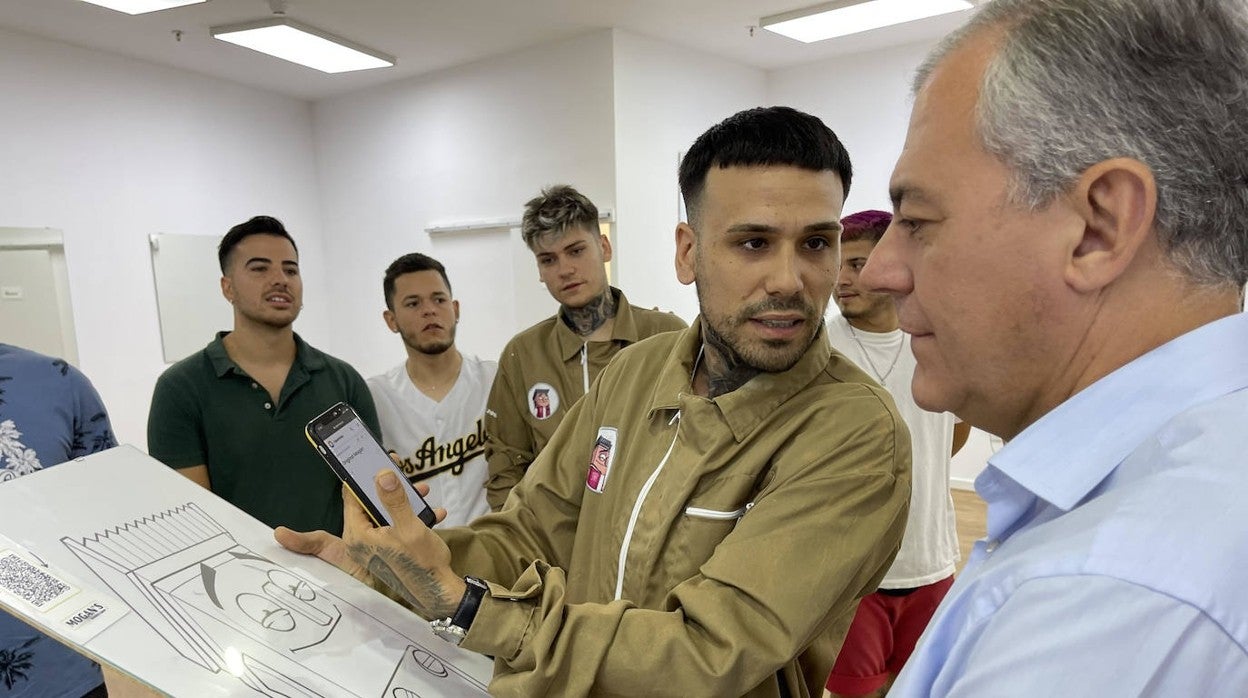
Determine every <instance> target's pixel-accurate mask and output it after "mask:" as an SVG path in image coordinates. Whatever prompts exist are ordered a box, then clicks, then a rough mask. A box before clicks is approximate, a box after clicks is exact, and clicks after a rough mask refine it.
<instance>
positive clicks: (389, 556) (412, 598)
mask: <svg viewBox="0 0 1248 698" xmlns="http://www.w3.org/2000/svg"><path fill="white" fill-rule="evenodd" d="M347 550H348V552H349V554H350V555H351V558H352V559H354V560H355V561H356V562H358V563H359V564H361V565H364V566H365V567H367V568H368V571H369V574H372V575H373V576H374V577H376V578H377V579H378V580H380V581H381V582H382V583H383V584H385V585H386V586H388V587H390V588H391V589H393V590H394V591H396V592H398V593H399V594H401V595H402V596H403V598H404V599H405V600H406V601H407V602H408V604H410V605H411V607H412V610H414V611H416V613H418V614H420V616H421V617H423V618H424V619H425V620H435V619H438V618H450V617H451V616H453V615H455V610H456V609H457V608H458V606H459V600H458V599H455V600H450V599H448V598H447V597H446V591H445V590H444V589H443V588H442V585H441V584H440V583H439V582H438V580H437V578H436V577H435V576H434V574H433V570H430V569H429V568H427V567H424V566H423V565H420V564H417V563H416V561H415V560H413V559H412V558H411V557H410V556H408V555H407V554H405V553H401V552H396V551H393V550H389V549H386V548H381V547H375V546H370V545H364V544H362V543H354V544H352V545H350V546H348V548H347ZM396 567H397V568H398V571H396V570H395V568H396Z"/></svg>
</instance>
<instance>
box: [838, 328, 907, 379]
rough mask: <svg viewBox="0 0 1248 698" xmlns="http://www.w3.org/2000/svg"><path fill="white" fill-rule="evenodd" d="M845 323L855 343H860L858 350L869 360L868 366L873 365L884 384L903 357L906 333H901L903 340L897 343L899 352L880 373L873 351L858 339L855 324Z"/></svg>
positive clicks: (874, 370) (878, 377) (877, 376)
mask: <svg viewBox="0 0 1248 698" xmlns="http://www.w3.org/2000/svg"><path fill="white" fill-rule="evenodd" d="M845 325H846V327H848V328H849V335H850V336H851V337H853V338H854V344H857V345H858V350H859V351H861V352H862V356H863V358H865V359H866V360H867V366H869V367H871V373H873V374H875V377H876V379H877V380H879V381H880V385H884V379H886V378H888V377H889V376H891V375H892V374H893V369H894V368H896V367H897V360H898V359H900V358H901V352H903V351H905V349H906V333H904V332H903V333H901V341H900V342H898V343H897V353H896V354H893V361H892V363H890V364H889V365H888V369H887V370H885V371H884V372H883V373H880V369H878V368H876V367H875V362H874V361H872V360H871V352H869V351H867V348H866V347H864V346H863V345H862V340H861V339H858V332H857V331H855V330H854V326H853V325H851V324H849V323H848V322H846V323H845Z"/></svg>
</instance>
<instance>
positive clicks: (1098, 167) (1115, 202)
mask: <svg viewBox="0 0 1248 698" xmlns="http://www.w3.org/2000/svg"><path fill="white" fill-rule="evenodd" d="M1071 201H1072V204H1073V207H1074V210H1075V213H1076V215H1078V216H1079V217H1081V218H1082V219H1083V230H1082V235H1081V236H1080V237H1078V238H1076V239H1074V240H1072V243H1073V247H1072V249H1071V250H1070V259H1069V262H1068V263H1067V267H1066V282H1067V283H1068V284H1070V286H1071V287H1072V288H1074V289H1075V290H1078V291H1083V292H1088V291H1096V290H1098V289H1101V288H1104V287H1106V286H1108V285H1109V284H1111V283H1113V282H1114V281H1115V280H1116V279H1118V278H1119V277H1120V276H1122V274H1123V273H1124V272H1126V270H1127V268H1128V267H1130V266H1131V263H1132V262H1133V261H1134V260H1135V259H1136V255H1137V254H1138V253H1139V251H1140V249H1141V247H1143V246H1144V244H1145V243H1146V242H1148V241H1149V240H1150V239H1151V238H1152V236H1153V235H1154V231H1153V226H1154V223H1155V220H1154V219H1155V217H1156V215H1157V181H1156V180H1155V179H1154V178H1153V173H1152V170H1150V169H1149V168H1148V166H1147V165H1145V164H1144V163H1142V162H1140V161H1139V160H1135V159H1132V158H1113V159H1111V160H1105V161H1103V162H1098V163H1097V164H1095V165H1093V166H1092V167H1089V168H1088V169H1087V170H1086V171H1085V172H1084V173H1083V175H1082V176H1080V178H1079V181H1078V182H1076V184H1075V187H1074V191H1073V192H1072V194H1071Z"/></svg>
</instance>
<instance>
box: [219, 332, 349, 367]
mask: <svg viewBox="0 0 1248 698" xmlns="http://www.w3.org/2000/svg"><path fill="white" fill-rule="evenodd" d="M227 334H229V332H228V331H222V332H218V333H217V337H216V339H214V340H212V341H211V342H209V343H208V346H207V348H205V349H204V353H205V354H207V355H208V360H209V361H210V362H212V370H213V373H215V374H216V375H217V378H223V377H225V374H227V373H229V372H231V371H233V372H234V373H238V374H240V375H246V372H244V371H243V369H242V368H240V367H239V365H238V364H236V363H234V360H233V359H231V358H230V355H229V353H228V352H226V351H225V342H223V341H222V340H223V339H225V336H226V335H227ZM293 334H294V335H295V363H294V364H293V365H292V366H291V368H292V369H293V368H294V367H295V366H302V367H303V368H304V369H305V370H307V371H319V370H321V369H322V368H325V355H324V354H322V353H321V352H320V351H319V350H318V349H315V348H313V347H312V346H311V345H309V344H308V343H307V342H305V341H303V338H302V337H300V336H299V333H298V332H295V333H293Z"/></svg>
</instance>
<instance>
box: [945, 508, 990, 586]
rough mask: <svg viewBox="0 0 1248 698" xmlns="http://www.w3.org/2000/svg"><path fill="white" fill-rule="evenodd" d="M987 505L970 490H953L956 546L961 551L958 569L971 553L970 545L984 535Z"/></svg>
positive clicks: (960, 569)
mask: <svg viewBox="0 0 1248 698" xmlns="http://www.w3.org/2000/svg"><path fill="white" fill-rule="evenodd" d="M986 507H987V505H985V504H984V500H982V499H980V498H979V495H978V494H976V493H975V492H974V491H972V490H953V508H954V511H955V512H957V519H958V548H959V549H961V551H962V561H961V562H959V563H958V571H959V572H961V571H962V565H965V564H966V558H967V557H968V556H969V555H970V554H971V546H972V545H974V544H975V541H977V540H979V539H980V538H983V537H984V532H985V531H986V530H987V529H986V525H987V524H986V519H985V511H986Z"/></svg>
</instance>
